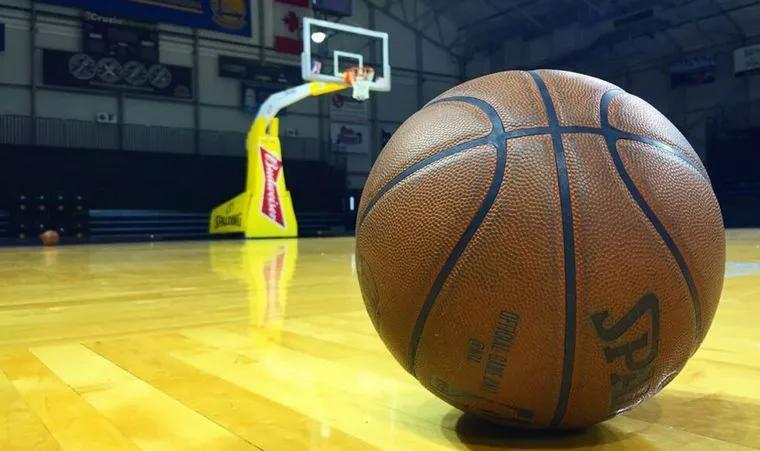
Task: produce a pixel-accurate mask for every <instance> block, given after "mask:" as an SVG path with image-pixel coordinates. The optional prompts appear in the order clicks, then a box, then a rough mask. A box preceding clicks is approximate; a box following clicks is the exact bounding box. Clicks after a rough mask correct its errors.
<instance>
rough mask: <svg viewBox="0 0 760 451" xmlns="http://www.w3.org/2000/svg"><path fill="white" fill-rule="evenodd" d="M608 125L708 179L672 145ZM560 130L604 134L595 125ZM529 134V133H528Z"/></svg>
mask: <svg viewBox="0 0 760 451" xmlns="http://www.w3.org/2000/svg"><path fill="white" fill-rule="evenodd" d="M607 126H608V127H609V128H608V129H609V130H611V131H612V133H614V134H615V135H616V137H617V139H625V140H629V141H636V142H640V143H643V144H649V145H650V146H655V147H658V148H660V149H662V150H665V151H667V152H668V153H669V154H671V155H673V156H674V157H676V158H678V159H679V160H681V161H682V162H684V163H686V164H687V165H688V166H689V167H691V168H692V169H694V170H695V171H697V173H699V175H700V176H701V177H702V178H704V179H705V180H707V181H708V182H709V181H710V177H709V176H708V175H707V173H706V172H705V171H704V169H703V168H701V167H700V166H699V165H697V164H695V163H694V162H693V161H691V160H689V159H688V158H686V157H685V156H684V155H683V152H681V151H680V150H678V149H676V148H675V147H672V146H670V145H668V144H665V143H664V142H662V141H657V140H656V139H652V138H647V137H646V136H641V135H637V134H634V133H628V132H624V131H622V130H619V129H617V128H615V127H613V126H612V125H610V124H607ZM560 131H561V132H562V133H563V134H564V133H588V134H595V135H602V136H604V133H605V132H604V130H603V129H602V128H597V127H579V126H569V127H567V126H566V127H560ZM528 136H529V135H528Z"/></svg>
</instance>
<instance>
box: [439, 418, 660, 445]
mask: <svg viewBox="0 0 760 451" xmlns="http://www.w3.org/2000/svg"><path fill="white" fill-rule="evenodd" d="M446 425H448V427H447V426H446ZM452 426H453V429H452ZM442 429H443V431H444V435H445V436H446V437H447V438H448V439H449V440H450V441H451V442H452V443H454V444H456V445H458V447H461V446H462V445H464V447H465V448H467V449H473V450H480V449H484V448H487V449H579V448H588V447H594V446H600V445H604V444H612V443H615V442H619V441H621V440H623V439H625V440H626V442H627V444H630V445H631V446H634V447H633V448H631V449H637V450H646V449H653V448H655V447H654V446H653V445H651V444H650V443H649V442H647V441H646V440H643V439H641V438H639V437H632V434H629V433H625V432H623V431H620V430H618V429H615V428H613V427H611V426H609V425H607V424H604V423H602V424H597V425H594V426H591V427H588V428H584V429H577V430H571V431H534V430H527V429H518V428H511V427H507V426H502V425H499V424H496V423H491V422H489V421H486V420H483V419H481V418H479V417H476V416H475V415H472V414H468V413H462V412H461V411H459V410H456V409H452V410H451V411H450V412H449V413H448V414H447V415H446V416H445V417H444V419H443V422H442ZM631 440H633V441H631Z"/></svg>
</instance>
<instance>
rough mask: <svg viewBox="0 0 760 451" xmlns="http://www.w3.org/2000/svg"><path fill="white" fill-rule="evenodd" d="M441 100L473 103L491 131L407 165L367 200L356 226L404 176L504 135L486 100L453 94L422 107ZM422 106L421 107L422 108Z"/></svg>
mask: <svg viewBox="0 0 760 451" xmlns="http://www.w3.org/2000/svg"><path fill="white" fill-rule="evenodd" d="M442 102H464V103H469V104H470V105H474V106H475V107H476V108H478V109H479V110H481V111H483V112H484V113H485V114H486V116H487V117H488V119H489V120H490V121H491V131H490V132H489V133H488V134H487V135H485V136H483V137H480V138H475V139H473V140H470V141H466V142H463V143H459V144H456V145H454V146H452V147H449V148H448V149H445V150H442V151H440V152H438V153H436V154H435V155H431V156H429V157H427V158H425V159H424V160H422V161H419V162H417V163H415V164H414V165H412V166H410V167H408V168H407V169H405V170H404V171H403V172H401V173H400V174H399V175H397V176H396V177H394V178H392V179H391V180H390V181H389V182H388V183H386V184H385V185H384V186H383V187H382V188H381V189H380V191H378V192H377V193H376V194H375V196H374V197H373V198H372V200H370V201H369V203H368V204H367V207H366V208H364V211H363V212H362V215H361V217H359V219H358V221H357V228H359V227H361V225H362V223H363V222H364V218H366V217H367V215H368V214H369V212H370V210H372V208H373V207H374V206H375V204H376V203H377V202H378V201H379V200H380V199H381V198H382V197H383V196H384V195H385V194H386V193H387V192H388V191H390V190H391V189H392V188H393V187H394V186H396V185H398V184H399V183H401V182H402V181H403V180H404V179H405V178H407V177H409V176H410V175H412V174H414V173H415V172H417V171H419V170H421V169H423V168H424V167H426V166H428V165H430V164H433V163H435V162H436V161H438V160H440V159H442V158H446V157H448V156H451V155H454V154H456V153H458V152H461V151H464V150H467V149H470V148H473V147H478V146H482V145H483V144H491V145H493V146H494V147H498V145H497V144H495V143H496V141H497V139H498V138H499V137H502V136H503V135H504V125H503V124H502V122H501V119H500V118H499V115H498V113H497V112H496V110H495V109H494V108H493V107H492V106H491V105H489V104H488V103H487V102H485V101H483V100H480V99H478V98H475V97H467V96H454V97H447V98H445V99H439V100H436V101H433V102H430V103H429V104H427V105H425V107H424V108H427V107H429V106H431V105H435V104H438V103H442ZM424 108H423V109H424Z"/></svg>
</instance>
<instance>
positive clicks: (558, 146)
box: [530, 71, 576, 427]
mask: <svg viewBox="0 0 760 451" xmlns="http://www.w3.org/2000/svg"><path fill="white" fill-rule="evenodd" d="M530 75H531V77H533V80H534V81H535V83H536V86H537V87H538V91H539V93H540V94H541V99H542V100H543V101H544V108H545V109H546V115H547V117H548V119H549V129H550V130H551V137H552V146H553V147H554V160H555V165H556V168H557V182H558V185H559V201H560V212H561V215H562V245H563V254H564V269H565V271H564V272H565V339H564V341H565V344H564V354H563V357H562V380H561V382H560V389H559V397H558V399H557V406H556V408H555V410H554V416H553V418H552V420H551V423H549V427H557V426H559V425H560V423H561V422H562V418H564V416H565V410H566V409H567V402H568V398H569V396H570V386H571V383H572V379H573V366H574V364H575V321H576V305H575V304H576V268H575V237H574V235H573V212H572V204H571V199H570V179H569V176H568V173H567V160H566V157H565V146H564V144H563V143H562V129H561V127H560V124H559V116H558V115H557V111H556V110H555V108H554V102H553V101H552V98H551V94H549V89H548V88H547V87H546V84H545V83H544V81H543V79H541V76H540V75H539V74H538V72H535V71H531V72H530Z"/></svg>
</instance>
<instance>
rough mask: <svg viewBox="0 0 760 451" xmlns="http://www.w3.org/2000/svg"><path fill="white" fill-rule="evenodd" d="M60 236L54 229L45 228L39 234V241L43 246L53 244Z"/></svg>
mask: <svg viewBox="0 0 760 451" xmlns="http://www.w3.org/2000/svg"><path fill="white" fill-rule="evenodd" d="M60 239H61V237H60V236H59V235H58V232H56V231H55V230H46V231H45V232H43V233H42V234H41V235H40V241H42V245H43V246H55V245H57V244H58V242H59V241H60Z"/></svg>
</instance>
